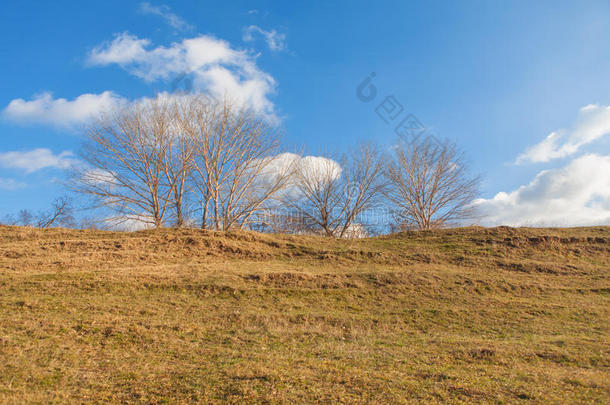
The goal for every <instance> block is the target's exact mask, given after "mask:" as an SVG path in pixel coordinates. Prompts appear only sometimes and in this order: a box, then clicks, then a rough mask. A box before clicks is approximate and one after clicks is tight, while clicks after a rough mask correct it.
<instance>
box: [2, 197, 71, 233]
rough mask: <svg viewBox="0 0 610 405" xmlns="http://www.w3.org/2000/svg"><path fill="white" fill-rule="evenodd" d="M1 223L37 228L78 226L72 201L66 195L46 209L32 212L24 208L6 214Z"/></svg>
mask: <svg viewBox="0 0 610 405" xmlns="http://www.w3.org/2000/svg"><path fill="white" fill-rule="evenodd" d="M0 223H2V224H5V225H20V226H33V227H37V228H51V227H54V226H62V227H74V226H76V221H75V219H74V207H73V206H72V201H71V200H70V198H68V197H65V196H62V197H58V198H56V199H55V200H53V202H52V204H51V207H50V208H49V209H48V210H46V211H39V212H32V211H30V210H28V209H22V210H20V211H19V212H18V213H17V215H12V214H9V215H6V216H5V217H4V218H2V220H1V221H0Z"/></svg>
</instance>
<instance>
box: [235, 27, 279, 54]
mask: <svg viewBox="0 0 610 405" xmlns="http://www.w3.org/2000/svg"><path fill="white" fill-rule="evenodd" d="M255 33H257V34H260V35H262V36H263V38H264V39H265V42H266V43H267V46H268V47H269V49H270V50H272V51H283V50H285V49H286V34H282V33H279V32H277V31H276V30H271V31H265V30H264V29H262V28H260V27H258V26H256V25H250V26H248V27H246V28H244V35H243V40H244V41H246V42H251V41H254V34H255Z"/></svg>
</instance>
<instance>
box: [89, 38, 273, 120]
mask: <svg viewBox="0 0 610 405" xmlns="http://www.w3.org/2000/svg"><path fill="white" fill-rule="evenodd" d="M88 62H89V63H90V64H92V65H99V66H106V65H109V64H118V65H119V66H121V67H122V68H123V69H125V70H126V71H127V72H129V73H130V74H132V75H134V76H137V77H139V78H141V79H143V80H145V81H148V82H153V81H156V80H170V79H178V78H180V77H184V75H189V76H190V77H192V83H193V90H195V91H200V92H207V93H209V94H210V95H211V96H213V97H216V98H224V97H229V98H231V99H232V100H234V101H235V102H237V103H243V104H245V105H248V106H249V107H252V108H254V109H255V110H257V111H259V112H262V113H264V114H265V115H267V116H269V117H272V118H274V117H275V114H274V105H273V103H272V102H271V101H270V99H269V97H270V95H271V94H272V93H273V92H274V91H275V87H276V82H275V80H274V79H273V77H271V76H270V75H269V74H267V73H265V72H263V71H262V70H260V69H259V68H258V66H257V65H256V57H255V56H254V55H252V54H250V53H249V52H247V51H242V50H236V49H233V48H232V47H231V45H230V44H229V43H228V42H226V41H223V40H221V39H217V38H214V37H211V36H207V35H201V36H198V37H195V38H190V39H184V40H182V42H179V43H178V42H177V43H173V44H172V45H170V46H168V47H165V46H158V47H156V48H150V41H149V40H147V39H140V38H138V37H136V36H134V35H130V34H128V33H122V34H119V35H117V36H116V38H115V39H114V40H113V41H112V42H109V43H105V44H102V45H100V46H98V47H96V48H94V49H93V50H92V51H91V53H90V55H89V59H88Z"/></svg>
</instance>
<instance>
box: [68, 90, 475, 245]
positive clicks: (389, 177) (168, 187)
mask: <svg viewBox="0 0 610 405" xmlns="http://www.w3.org/2000/svg"><path fill="white" fill-rule="evenodd" d="M85 135H86V136H85V138H86V142H85V144H84V146H83V148H82V153H81V159H82V161H83V162H84V164H83V165H81V166H79V167H78V168H77V169H76V170H75V171H74V173H73V176H74V177H73V184H74V189H75V190H76V191H78V192H80V193H82V194H85V195H87V196H89V197H91V198H92V199H93V200H94V201H95V206H96V207H99V208H103V209H104V210H105V211H107V212H112V213H113V214H112V215H110V216H107V217H106V218H105V221H107V222H108V221H109V222H111V223H113V224H120V223H121V222H125V221H130V222H138V223H143V224H146V225H147V226H150V227H163V226H176V227H182V226H191V227H193V226H198V227H202V228H208V229H217V230H230V229H236V228H251V229H259V230H265V231H276V232H307V233H319V234H324V235H327V236H333V237H348V236H354V235H355V234H357V233H358V232H361V229H360V228H361V227H362V226H363V224H362V223H361V221H360V220H359V218H360V217H361V215H362V214H363V213H364V212H367V211H371V210H380V209H385V210H386V211H388V212H392V218H393V220H392V223H388V224H385V225H387V226H392V227H393V229H413V228H416V229H431V228H436V227H442V226H448V225H451V224H453V223H455V222H458V221H461V220H464V219H467V218H471V217H472V216H473V212H472V210H471V209H470V202H471V201H472V199H473V198H474V196H475V193H476V190H477V179H476V178H472V177H470V176H469V174H468V168H467V165H466V163H465V161H464V159H463V157H462V155H461V154H460V152H459V151H458V150H457V148H456V147H455V145H454V144H452V143H450V142H444V143H438V142H433V141H432V140H431V139H430V138H425V137H422V139H421V140H419V141H417V142H412V143H399V144H397V145H396V146H395V147H394V148H393V150H392V152H391V153H383V152H382V151H381V150H380V149H379V148H378V147H377V146H375V145H373V144H370V143H369V144H364V143H363V144H360V145H358V146H357V147H356V148H354V149H352V150H350V151H349V152H348V153H346V154H343V155H340V156H332V158H325V157H313V156H307V157H302V156H299V155H296V154H289V153H281V149H280V147H281V145H280V134H279V132H278V130H277V128H275V127H273V126H272V125H270V124H269V123H268V122H267V121H266V120H265V119H264V118H261V117H260V116H258V115H257V114H256V113H255V112H253V111H251V110H248V109H246V108H242V107H240V106H238V105H236V104H232V103H230V102H227V101H224V102H216V101H214V100H210V99H208V98H206V97H204V96H183V97H157V98H155V99H148V100H145V101H142V102H139V103H136V104H134V105H133V106H132V107H130V108H125V109H122V110H118V111H115V112H113V113H111V114H107V115H105V116H103V117H101V118H100V119H99V120H98V121H97V122H96V123H95V124H93V125H91V126H90V128H88V130H87V132H86V134H85Z"/></svg>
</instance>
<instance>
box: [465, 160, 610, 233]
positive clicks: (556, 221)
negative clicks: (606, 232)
mask: <svg viewBox="0 0 610 405" xmlns="http://www.w3.org/2000/svg"><path fill="white" fill-rule="evenodd" d="M609 173H610V156H600V155H594V154H590V155H584V156H581V157H579V158H577V159H574V160H573V161H572V162H570V163H569V164H568V165H566V166H564V167H561V168H557V169H550V170H544V171H541V172H540V173H538V174H537V175H536V177H535V178H534V179H533V180H532V181H531V182H530V183H529V184H527V185H524V186H521V187H519V188H518V189H517V190H514V191H512V192H510V193H505V192H501V193H498V194H496V196H495V197H494V198H491V199H478V200H476V201H474V205H475V206H476V207H478V208H479V209H480V210H481V212H482V214H484V215H485V218H484V219H483V220H482V221H481V223H482V224H483V225H492V226H493V225H511V226H519V225H522V226H587V225H610V175H609Z"/></svg>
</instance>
